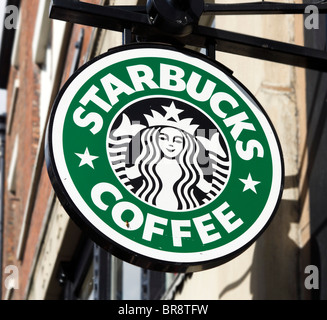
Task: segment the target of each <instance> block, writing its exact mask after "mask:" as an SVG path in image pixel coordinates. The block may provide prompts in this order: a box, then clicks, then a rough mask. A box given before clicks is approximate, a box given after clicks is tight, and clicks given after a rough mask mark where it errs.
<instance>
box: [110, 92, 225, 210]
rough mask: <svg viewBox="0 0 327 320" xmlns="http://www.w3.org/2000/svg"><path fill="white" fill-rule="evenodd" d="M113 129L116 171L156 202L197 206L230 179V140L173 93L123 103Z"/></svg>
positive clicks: (146, 198) (145, 198) (176, 207)
mask: <svg viewBox="0 0 327 320" xmlns="http://www.w3.org/2000/svg"><path fill="white" fill-rule="evenodd" d="M176 105H177V106H180V107H179V108H177V107H176ZM149 106H151V109H150V113H151V114H146V112H149ZM142 109H143V110H142ZM183 115H184V117H183ZM188 115H189V116H188ZM194 118H195V119H196V121H197V122H196V121H195V120H194ZM197 123H201V124H202V125H201V126H200V125H199V124H197ZM109 131H110V132H109V135H108V137H109V139H108V158H109V160H110V162H111V165H112V167H113V168H114V169H115V172H116V174H117V176H118V177H119V178H120V180H121V181H122V182H123V183H124V185H125V186H126V188H128V189H130V190H131V191H132V192H133V193H134V194H135V195H136V196H137V197H138V198H140V199H142V200H143V201H145V202H147V203H149V204H151V205H153V206H156V207H158V208H160V209H163V210H168V211H185V210H188V209H196V208H199V207H201V206H202V205H204V204H207V203H208V202H209V201H211V200H213V199H215V198H216V197H217V196H218V195H219V194H220V193H221V192H222V190H223V188H224V186H225V185H226V182H227V180H228V177H229V173H230V159H229V151H228V148H227V144H226V140H225V139H224V137H223V135H222V133H221V131H220V130H219V128H218V127H217V125H215V124H214V123H213V121H212V120H210V119H209V118H208V117H207V116H206V115H205V114H204V113H202V112H200V111H199V110H198V109H197V108H196V107H195V106H190V105H189V104H187V103H185V102H182V101H179V100H176V99H171V98H158V97H157V98H150V99H141V100H139V101H137V102H135V103H133V104H132V105H130V106H128V107H127V108H126V109H124V110H123V112H122V113H121V114H120V115H119V116H118V117H117V119H116V121H114V122H113V124H112V126H111V128H110V130H109ZM206 135H207V136H208V138H207V137H206ZM119 151H122V152H119ZM167 173H169V174H167Z"/></svg>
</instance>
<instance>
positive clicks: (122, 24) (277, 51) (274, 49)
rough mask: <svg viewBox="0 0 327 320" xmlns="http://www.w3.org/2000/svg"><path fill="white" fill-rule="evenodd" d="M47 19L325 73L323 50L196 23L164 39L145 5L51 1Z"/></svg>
mask: <svg viewBox="0 0 327 320" xmlns="http://www.w3.org/2000/svg"><path fill="white" fill-rule="evenodd" d="M267 4H268V3H267ZM213 6H215V5H213ZM239 6H241V4H240V5H239ZM208 8H209V4H205V8H204V12H205V13H206V11H205V10H208ZM211 8H213V7H211ZM207 13H208V11H207ZM50 18H53V19H59V20H64V21H69V22H72V23H78V24H83V25H89V26H93V27H98V28H103V29H110V30H114V31H121V32H122V31H124V30H125V29H130V30H131V32H132V33H133V34H135V35H139V36H142V37H143V38H145V39H165V40H167V42H169V41H171V42H173V43H178V44H180V45H190V46H196V47H200V48H201V47H202V48H206V47H208V45H211V46H214V48H215V50H218V51H223V52H228V53H233V54H238V55H242V56H247V57H252V58H257V59H262V60H266V61H273V62H278V63H283V64H288V65H293V66H298V67H303V68H309V69H315V70H319V71H323V72H327V52H326V51H322V50H316V49H311V48H306V47H302V46H298V45H293V44H288V43H284V42H279V41H273V40H269V39H263V38H258V37H253V36H248V35H244V34H240V33H235V32H230V31H225V30H219V29H214V28H209V27H204V26H199V25H195V26H193V29H192V33H190V34H186V35H185V36H180V35H178V36H177V37H176V36H175V37H174V35H173V34H171V35H169V36H168V38H167V34H166V33H164V32H163V31H161V30H160V29H158V28H156V27H155V25H154V24H153V23H151V21H150V19H149V16H148V14H147V12H146V9H145V7H144V6H126V7H124V6H98V5H93V4H89V3H85V2H80V1H76V0H73V1H68V0H52V2H51V5H50Z"/></svg>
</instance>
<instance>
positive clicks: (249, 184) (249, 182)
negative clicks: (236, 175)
mask: <svg viewBox="0 0 327 320" xmlns="http://www.w3.org/2000/svg"><path fill="white" fill-rule="evenodd" d="M240 180H241V181H242V182H243V183H244V188H243V192H244V191H246V190H249V189H250V190H252V191H253V192H254V193H257V190H256V189H255V186H256V185H257V184H259V183H260V181H255V180H253V179H252V177H251V173H249V175H248V177H247V178H246V179H240Z"/></svg>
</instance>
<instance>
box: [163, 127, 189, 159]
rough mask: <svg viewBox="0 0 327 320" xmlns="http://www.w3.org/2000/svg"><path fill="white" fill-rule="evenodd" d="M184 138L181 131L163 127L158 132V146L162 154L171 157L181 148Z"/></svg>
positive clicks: (176, 154)
mask: <svg viewBox="0 0 327 320" xmlns="http://www.w3.org/2000/svg"><path fill="white" fill-rule="evenodd" d="M183 145H184V140H183V136H182V133H181V132H180V131H179V130H178V129H176V128H172V127H165V128H162V129H161V130H160V133H159V147H160V149H161V151H162V152H163V154H164V156H165V157H167V158H169V159H173V158H175V157H177V156H178V155H179V154H180V152H181V151H182V150H183Z"/></svg>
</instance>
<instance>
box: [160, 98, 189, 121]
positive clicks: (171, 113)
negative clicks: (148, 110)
mask: <svg viewBox="0 0 327 320" xmlns="http://www.w3.org/2000/svg"><path fill="white" fill-rule="evenodd" d="M162 107H163V108H164V109H165V110H166V117H165V118H166V119H169V118H173V119H174V120H175V121H179V116H178V115H179V114H180V113H181V112H183V111H184V110H182V109H177V108H176V106H175V103H174V102H172V103H171V105H170V106H169V107H165V106H162Z"/></svg>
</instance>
